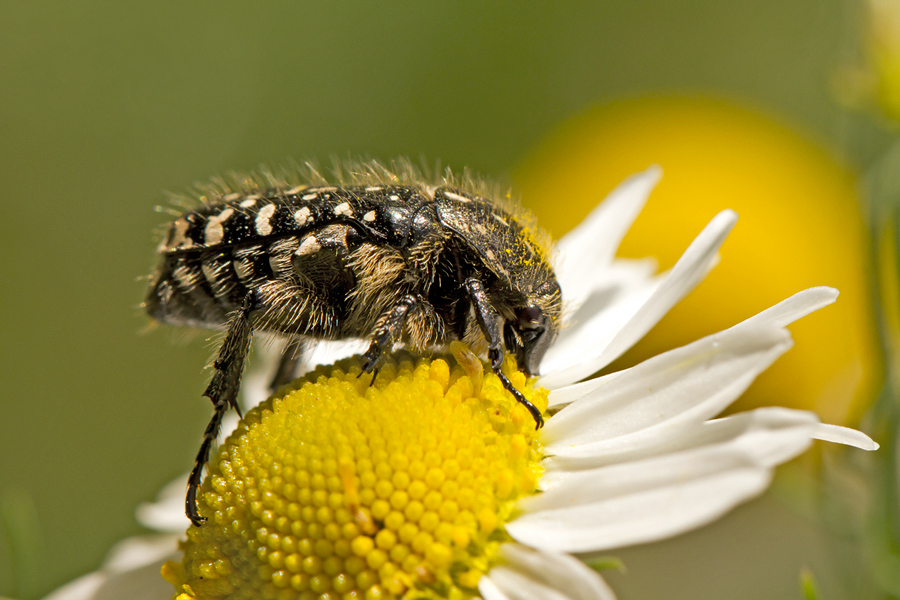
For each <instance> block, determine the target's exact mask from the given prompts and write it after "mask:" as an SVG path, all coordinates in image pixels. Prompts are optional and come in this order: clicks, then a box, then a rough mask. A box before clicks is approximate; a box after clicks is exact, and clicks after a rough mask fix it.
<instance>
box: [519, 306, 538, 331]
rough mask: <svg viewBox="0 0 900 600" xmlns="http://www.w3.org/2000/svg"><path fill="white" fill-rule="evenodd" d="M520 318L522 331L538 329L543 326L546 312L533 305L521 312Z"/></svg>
mask: <svg viewBox="0 0 900 600" xmlns="http://www.w3.org/2000/svg"><path fill="white" fill-rule="evenodd" d="M518 316H519V327H520V328H521V329H536V328H538V327H541V326H542V321H543V318H542V317H543V316H544V311H542V310H541V309H540V307H538V306H535V305H533V304H531V305H529V306H526V307H525V308H523V309H522V310H520V311H519V315H518Z"/></svg>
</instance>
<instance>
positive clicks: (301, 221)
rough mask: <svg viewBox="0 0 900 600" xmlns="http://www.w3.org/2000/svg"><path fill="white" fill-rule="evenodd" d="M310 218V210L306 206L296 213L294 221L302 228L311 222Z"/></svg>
mask: <svg viewBox="0 0 900 600" xmlns="http://www.w3.org/2000/svg"><path fill="white" fill-rule="evenodd" d="M309 218H310V212H309V208H308V207H306V206H304V207H303V208H301V209H300V210H298V211H296V212H295V213H294V220H295V221H297V225H299V226H300V227H303V226H304V225H306V222H307V221H309Z"/></svg>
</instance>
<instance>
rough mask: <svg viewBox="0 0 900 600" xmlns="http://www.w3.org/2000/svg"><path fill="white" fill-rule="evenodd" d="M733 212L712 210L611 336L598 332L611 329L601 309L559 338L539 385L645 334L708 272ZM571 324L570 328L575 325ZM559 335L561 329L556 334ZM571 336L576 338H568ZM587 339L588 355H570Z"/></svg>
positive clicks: (596, 363) (607, 358) (603, 359)
mask: <svg viewBox="0 0 900 600" xmlns="http://www.w3.org/2000/svg"><path fill="white" fill-rule="evenodd" d="M736 221H737V215H736V214H735V213H734V212H733V211H730V210H726V211H723V212H721V213H719V214H718V215H716V217H715V218H713V220H712V221H710V223H709V225H707V226H706V228H705V229H704V230H703V231H702V232H701V233H700V235H699V236H697V238H696V239H695V240H694V241H693V242H692V243H691V245H690V246H689V247H688V249H687V250H686V251H685V253H684V254H683V255H682V257H681V258H680V259H679V260H678V262H677V263H675V266H674V267H673V268H672V270H671V271H670V272H669V273H668V274H667V275H665V276H664V277H663V278H662V280H661V281H660V283H659V286H658V287H657V288H656V289H655V290H654V291H653V293H652V294H650V296H649V297H648V298H647V299H646V301H645V302H643V303H642V304H641V305H640V306H637V307H635V308H634V310H633V312H632V314H631V316H630V318H629V319H628V320H627V322H622V325H621V327H619V328H618V329H617V333H615V334H614V335H613V336H612V337H611V338H610V337H608V336H607V337H606V338H600V337H598V331H599V332H605V331H609V325H608V323H606V322H604V321H605V319H607V316H606V314H605V313H603V312H601V313H599V314H598V315H597V317H596V319H593V320H592V321H590V322H588V323H584V324H583V325H581V326H580V327H579V328H578V331H577V333H576V332H574V331H573V333H571V334H569V335H568V337H570V339H569V340H568V343H557V344H555V345H554V346H553V347H552V348H551V349H550V351H548V353H547V357H546V358H545V360H544V363H543V367H544V369H545V372H547V373H548V375H546V376H545V377H542V378H541V380H540V385H542V386H544V387H548V388H551V389H553V388H557V387H562V386H564V385H568V384H570V383H573V382H575V381H578V380H579V379H582V378H584V377H587V376H588V375H590V374H592V373H594V372H596V371H597V370H599V369H601V368H603V367H604V366H606V365H607V364H609V363H610V362H612V361H613V360H615V359H616V358H617V357H618V356H619V355H620V354H621V353H622V352H624V351H625V350H627V349H628V348H630V347H631V346H632V345H633V344H634V343H635V342H636V341H637V340H639V339H640V338H641V337H643V335H644V334H646V333H647V332H648V331H649V330H650V329H651V328H652V327H653V326H654V325H656V323H657V322H658V321H659V320H660V319H661V318H662V317H663V316H664V315H665V314H666V313H667V312H668V311H669V309H670V308H672V306H674V305H675V304H676V303H677V302H678V301H679V300H681V299H682V298H683V297H684V296H685V295H686V294H687V293H688V292H690V291H691V290H692V289H693V288H694V287H695V286H696V285H697V284H698V283H700V281H701V280H702V279H703V277H704V276H705V275H706V273H707V271H708V270H709V269H710V268H711V267H712V265H713V264H714V262H715V260H716V253H717V252H718V249H719V247H720V246H721V245H722V242H724V241H725V237H726V236H727V235H728V233H729V232H730V231H731V229H732V227H734V224H735V222H736ZM564 293H565V290H564ZM573 329H574V328H573ZM560 338H563V335H562V334H561V335H560ZM573 339H575V340H576V342H577V343H576V342H573V341H572V340H573ZM589 341H590V342H591V346H592V352H590V353H589V354H587V356H580V357H579V356H573V355H572V354H570V353H568V352H567V350H566V346H569V348H570V349H571V348H573V347H576V346H577V347H578V348H585V347H586V343H587V342H589Z"/></svg>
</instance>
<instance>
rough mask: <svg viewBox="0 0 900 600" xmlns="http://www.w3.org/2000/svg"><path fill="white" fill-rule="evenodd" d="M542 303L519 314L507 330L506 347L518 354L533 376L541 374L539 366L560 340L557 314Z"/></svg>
mask: <svg viewBox="0 0 900 600" xmlns="http://www.w3.org/2000/svg"><path fill="white" fill-rule="evenodd" d="M547 308H549V307H545V306H542V303H538V302H530V303H528V304H526V305H525V306H523V307H521V308H519V309H518V310H516V311H515V313H516V316H515V318H514V319H508V320H507V321H506V325H505V327H504V337H505V341H506V348H507V350H509V351H510V352H513V353H515V356H516V362H517V363H518V365H519V368H520V369H522V370H523V371H524V372H525V374H526V375H527V376H529V377H532V376H537V375H538V366H539V365H540V364H541V359H543V358H544V354H545V353H546V352H547V349H548V348H549V347H550V345H551V344H552V343H553V340H554V339H556V334H557V331H558V328H557V321H558V319H557V318H556V315H555V314H553V312H554V311H553V310H552V308H551V310H549V311H548V310H547Z"/></svg>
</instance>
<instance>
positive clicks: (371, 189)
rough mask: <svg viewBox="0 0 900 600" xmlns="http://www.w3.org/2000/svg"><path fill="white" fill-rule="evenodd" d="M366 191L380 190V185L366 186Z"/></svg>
mask: <svg viewBox="0 0 900 600" xmlns="http://www.w3.org/2000/svg"><path fill="white" fill-rule="evenodd" d="M366 191H367V192H379V191H381V187H380V186H375V187H367V188H366Z"/></svg>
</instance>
